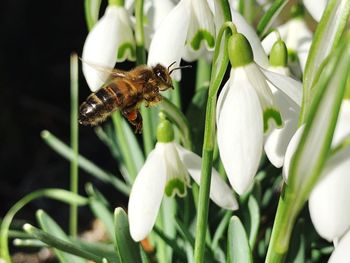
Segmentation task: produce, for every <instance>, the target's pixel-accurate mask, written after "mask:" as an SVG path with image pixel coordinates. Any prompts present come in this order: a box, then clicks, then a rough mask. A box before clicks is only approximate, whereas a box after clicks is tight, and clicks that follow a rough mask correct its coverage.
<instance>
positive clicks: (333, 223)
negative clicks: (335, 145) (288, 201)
mask: <svg viewBox="0 0 350 263" xmlns="http://www.w3.org/2000/svg"><path fill="white" fill-rule="evenodd" d="M349 171H350V147H348V148H346V149H343V150H341V151H340V152H338V153H336V154H335V155H334V156H332V157H331V158H330V159H329V160H328V161H327V163H326V168H325V169H324V172H323V175H322V177H321V178H320V180H319V182H317V184H316V185H315V187H314V188H313V190H312V192H311V195H310V198H309V210H310V216H311V219H312V222H313V225H314V226H315V228H316V230H317V232H318V233H319V235H320V236H322V237H323V238H325V239H327V240H328V241H332V240H334V239H336V238H340V237H341V236H343V235H344V234H345V232H346V231H347V230H349V228H350V209H348V208H349V207H350V195H349V189H350V176H349Z"/></svg>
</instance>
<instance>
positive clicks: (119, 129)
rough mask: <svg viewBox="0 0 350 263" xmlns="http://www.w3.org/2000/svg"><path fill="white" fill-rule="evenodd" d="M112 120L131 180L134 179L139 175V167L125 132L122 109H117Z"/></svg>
mask: <svg viewBox="0 0 350 263" xmlns="http://www.w3.org/2000/svg"><path fill="white" fill-rule="evenodd" d="M112 121H113V124H114V127H115V134H116V137H117V140H118V145H119V148H120V153H121V155H122V158H123V160H124V163H125V166H126V169H127V170H128V173H129V175H130V179H131V181H134V180H135V178H136V175H137V169H136V166H135V162H134V161H133V158H132V149H131V148H130V147H129V145H128V141H127V139H126V136H125V132H124V129H123V125H122V121H123V118H122V116H121V114H120V111H116V112H114V113H113V114H112Z"/></svg>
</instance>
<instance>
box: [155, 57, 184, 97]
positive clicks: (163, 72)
mask: <svg viewBox="0 0 350 263" xmlns="http://www.w3.org/2000/svg"><path fill="white" fill-rule="evenodd" d="M175 63H176V61H174V62H173V63H171V64H170V65H169V67H168V68H166V67H164V66H162V65H161V64H157V65H156V66H155V67H154V68H153V72H154V74H155V75H156V77H157V78H158V80H159V81H160V83H161V85H160V87H159V90H160V91H164V90H167V89H170V88H172V89H173V88H174V87H173V81H172V79H171V77H170V75H171V73H172V72H173V71H174V70H177V69H182V68H190V67H191V65H187V66H180V67H176V68H173V69H170V68H171V67H172V66H173V65H174V64H175Z"/></svg>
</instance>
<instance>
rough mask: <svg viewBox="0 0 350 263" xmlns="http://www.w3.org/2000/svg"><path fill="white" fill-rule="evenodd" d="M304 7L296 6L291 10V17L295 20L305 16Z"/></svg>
mask: <svg viewBox="0 0 350 263" xmlns="http://www.w3.org/2000/svg"><path fill="white" fill-rule="evenodd" d="M304 13H305V11H304V6H303V5H302V4H295V5H293V6H292V8H291V9H290V15H291V17H293V18H296V17H302V16H304Z"/></svg>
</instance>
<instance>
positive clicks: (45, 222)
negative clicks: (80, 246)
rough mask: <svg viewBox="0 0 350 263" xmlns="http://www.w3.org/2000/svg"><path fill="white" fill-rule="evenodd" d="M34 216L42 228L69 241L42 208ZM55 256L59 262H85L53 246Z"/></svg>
mask: <svg viewBox="0 0 350 263" xmlns="http://www.w3.org/2000/svg"><path fill="white" fill-rule="evenodd" d="M36 218H37V220H38V222H39V224H40V227H41V229H42V230H44V231H45V232H47V233H50V234H51V235H53V236H55V237H57V238H60V239H62V240H65V241H69V239H68V236H67V235H66V234H65V233H64V231H63V230H62V229H61V227H60V226H59V225H58V224H57V223H56V222H55V221H54V220H53V219H52V218H51V217H50V216H49V215H48V214H46V213H45V212H44V211H43V210H38V211H37V212H36ZM54 252H55V254H56V256H57V257H58V258H59V260H60V262H61V263H83V262H86V261H85V260H84V259H82V258H79V257H77V256H74V255H72V254H68V253H65V252H62V251H60V250H58V249H55V248H54Z"/></svg>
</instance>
